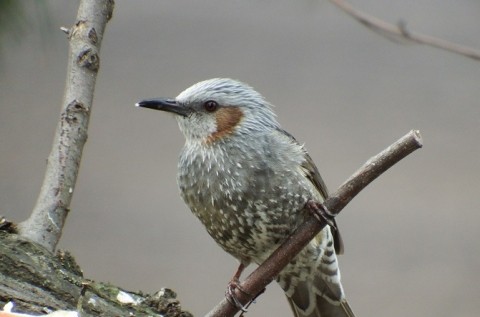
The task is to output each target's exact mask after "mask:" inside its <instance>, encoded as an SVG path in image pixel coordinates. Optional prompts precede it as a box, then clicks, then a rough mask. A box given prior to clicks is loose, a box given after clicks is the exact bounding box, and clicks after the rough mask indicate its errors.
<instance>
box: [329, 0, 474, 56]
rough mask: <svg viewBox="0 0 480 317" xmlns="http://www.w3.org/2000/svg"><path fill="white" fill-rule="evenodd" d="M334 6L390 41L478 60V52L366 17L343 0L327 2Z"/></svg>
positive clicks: (401, 24)
mask: <svg viewBox="0 0 480 317" xmlns="http://www.w3.org/2000/svg"><path fill="white" fill-rule="evenodd" d="M329 1H330V2H331V3H333V4H334V5H335V6H337V7H338V8H340V9H341V10H342V11H344V12H346V13H347V14H349V15H350V16H352V17H353V18H354V19H355V20H357V21H358V22H360V23H361V24H363V25H365V26H366V27H368V28H369V29H371V30H373V31H375V32H377V33H380V34H382V35H385V36H387V37H388V38H391V39H402V40H407V41H410V42H414V43H417V44H424V45H429V46H433V47H436V48H440V49H442V50H446V51H450V52H453V53H456V54H460V55H463V56H466V57H469V58H473V59H474V60H480V51H479V50H475V49H473V48H471V47H467V46H463V45H459V44H455V43H452V42H449V41H445V40H443V39H440V38H436V37H433V36H429V35H424V34H419V33H413V32H411V31H409V30H407V28H406V24H405V22H401V23H399V24H398V25H393V24H390V23H387V22H385V21H383V20H380V19H378V18H377V17H374V16H371V15H368V14H366V13H364V12H361V11H359V10H357V9H355V8H354V7H352V6H351V5H350V4H349V3H348V2H346V1H344V0H329Z"/></svg>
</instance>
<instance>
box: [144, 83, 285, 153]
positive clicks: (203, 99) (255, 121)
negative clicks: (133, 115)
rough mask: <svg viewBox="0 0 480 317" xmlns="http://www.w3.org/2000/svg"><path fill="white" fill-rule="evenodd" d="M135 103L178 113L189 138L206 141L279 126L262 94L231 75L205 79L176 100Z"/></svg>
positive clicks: (180, 123) (157, 99)
mask: <svg viewBox="0 0 480 317" xmlns="http://www.w3.org/2000/svg"><path fill="white" fill-rule="evenodd" d="M136 106H138V107H143V108H150V109H156V110H162V111H167V112H170V113H173V114H175V115H176V118H177V121H178V124H179V126H180V130H182V132H183V134H184V135H185V137H186V139H187V140H188V141H200V142H202V143H204V144H212V143H214V142H216V141H219V140H226V138H228V137H230V136H232V135H239V134H252V132H255V131H265V130H268V129H272V128H276V127H278V123H277V121H276V119H275V114H274V113H273V111H272V110H271V106H270V104H269V103H268V102H267V101H266V100H265V99H264V98H263V97H262V95H260V94H259V93H258V92H256V91H255V90H254V89H253V88H252V87H250V86H248V85H247V84H244V83H242V82H239V81H236V80H233V79H228V78H214V79H209V80H205V81H202V82H199V83H196V84H195V85H193V86H191V87H189V88H187V89H186V90H184V91H183V92H181V93H180V94H179V95H178V96H177V97H176V98H175V99H171V98H155V99H148V100H142V101H140V102H139V103H137V104H136Z"/></svg>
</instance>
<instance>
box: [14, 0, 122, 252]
mask: <svg viewBox="0 0 480 317" xmlns="http://www.w3.org/2000/svg"><path fill="white" fill-rule="evenodd" d="M113 7H114V2H113V0H82V1H80V4H79V8H78V13H77V19H76V22H75V25H73V26H72V28H70V29H67V28H61V30H62V31H64V32H65V33H67V34H68V38H69V40H70V51H69V58H68V69H67V80H66V85H65V92H64V97H63V101H62V110H61V114H60V120H59V122H58V126H57V129H56V132H55V137H54V140H53V145H52V150H51V152H50V155H49V157H48V161H47V169H46V172H45V177H44V180H43V184H42V187H41V189H40V194H39V196H38V198H37V202H36V204H35V207H34V208H33V211H32V214H31V215H30V217H29V218H28V219H27V220H25V221H24V222H22V223H20V224H19V226H18V229H19V233H20V234H21V235H22V236H24V237H26V238H29V239H30V240H32V241H34V242H37V243H39V244H41V245H43V246H44V247H46V248H47V249H48V250H50V251H52V252H53V251H54V250H55V247H56V245H57V243H58V241H59V240H60V236H61V234H62V229H63V226H64V224H65V219H66V217H67V215H68V212H69V208H70V202H71V199H72V196H73V191H74V189H75V183H76V180H77V175H78V170H79V167H80V160H81V157H82V150H83V146H84V144H85V142H86V140H87V128H88V122H89V118H90V112H91V109H92V101H93V93H94V89H95V81H96V78H97V73H98V69H99V66H100V57H99V55H100V44H101V43H102V38H103V32H104V30H105V26H106V24H107V22H108V21H109V20H110V18H111V17H112V13H113Z"/></svg>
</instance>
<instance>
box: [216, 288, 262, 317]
mask: <svg viewBox="0 0 480 317" xmlns="http://www.w3.org/2000/svg"><path fill="white" fill-rule="evenodd" d="M235 289H238V290H239V291H240V292H242V293H243V294H245V295H246V296H248V297H249V298H250V297H253V298H252V299H251V300H249V301H248V303H247V304H245V305H243V304H242V303H241V302H240V300H239V299H238V297H237V295H235ZM263 292H265V288H264V289H263V290H262V291H261V292H259V293H258V294H257V295H255V296H253V295H252V294H250V293H248V292H247V291H245V290H244V289H243V288H242V287H241V286H240V281H239V280H238V279H232V280H231V281H230V282H229V283H228V286H227V291H226V292H225V295H226V297H227V300H228V301H229V302H230V303H232V305H234V306H235V307H237V308H238V310H240V311H241V312H242V313H241V314H240V316H239V317H242V316H244V313H246V312H247V311H248V307H249V306H250V305H251V304H253V303H255V300H256V299H257V297H258V296H260V295H261V294H263Z"/></svg>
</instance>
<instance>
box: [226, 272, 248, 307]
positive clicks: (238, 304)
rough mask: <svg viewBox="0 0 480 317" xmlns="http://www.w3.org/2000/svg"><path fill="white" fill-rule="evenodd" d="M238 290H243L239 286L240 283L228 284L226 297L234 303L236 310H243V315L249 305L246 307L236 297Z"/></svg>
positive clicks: (232, 282)
mask: <svg viewBox="0 0 480 317" xmlns="http://www.w3.org/2000/svg"><path fill="white" fill-rule="evenodd" d="M236 288H238V289H239V290H241V288H240V287H239V285H238V281H234V280H232V281H230V283H228V286H227V290H226V291H225V296H226V297H227V300H228V301H229V302H230V303H232V305H234V306H235V307H236V308H238V310H241V311H242V312H243V313H246V312H247V306H248V304H247V305H245V306H244V305H243V304H242V303H241V302H240V300H239V299H238V298H237V296H236V295H235V289H236Z"/></svg>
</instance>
